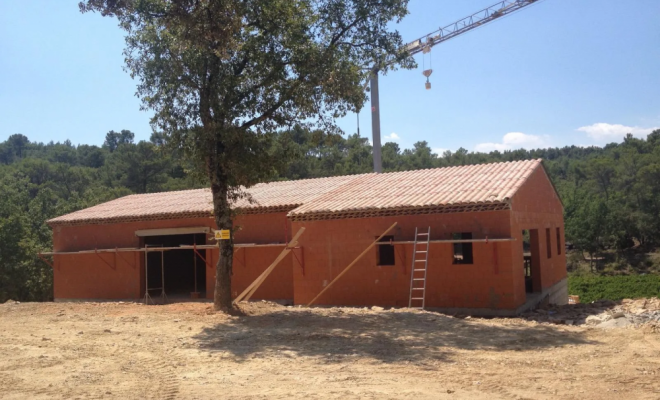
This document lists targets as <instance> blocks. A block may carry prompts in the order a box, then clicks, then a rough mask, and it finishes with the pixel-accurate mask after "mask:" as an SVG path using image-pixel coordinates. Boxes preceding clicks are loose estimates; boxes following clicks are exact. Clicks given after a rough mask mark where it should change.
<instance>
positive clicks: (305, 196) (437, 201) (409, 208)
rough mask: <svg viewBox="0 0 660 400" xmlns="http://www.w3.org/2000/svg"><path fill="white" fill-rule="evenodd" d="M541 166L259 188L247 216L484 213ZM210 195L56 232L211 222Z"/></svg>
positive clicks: (118, 211) (130, 199) (64, 220)
mask: <svg viewBox="0 0 660 400" xmlns="http://www.w3.org/2000/svg"><path fill="white" fill-rule="evenodd" d="M540 165H541V160H529V161H516V162H505V163H492V164H481V165H469V166H459V167H447V168H436V169H426V170H417V171H405V172H391V173H385V174H373V173H372V174H363V175H347V176H337V177H331V178H319V179H304V180H298V181H283V182H271V183H260V184H257V185H255V186H253V187H251V188H249V189H248V190H247V192H248V193H249V194H250V196H251V197H252V199H253V201H252V202H250V201H248V200H247V199H240V200H238V201H237V202H236V204H234V207H235V208H240V209H241V211H242V212H243V213H252V214H254V213H267V212H278V211H279V212H282V211H290V212H289V214H288V215H289V217H290V218H291V219H292V220H295V221H304V220H317V219H339V218H364V217H371V216H386V215H405V214H428V213H446V212H461V211H484V210H500V209H508V208H510V199H511V197H512V196H513V195H514V193H515V192H516V191H517V190H518V188H519V187H520V186H521V185H522V184H523V182H524V181H525V180H526V179H527V178H528V177H529V176H530V175H531V173H532V172H533V171H534V170H535V169H536V168H537V167H539V166H540ZM212 214H213V205H212V199H211V192H210V190H209V189H195V190H184V191H178V192H165V193H149V194H138V195H130V196H126V197H122V198H119V199H116V200H112V201H109V202H107V203H103V204H99V205H97V206H94V207H90V208H86V209H84V210H80V211H76V212H74V213H71V214H67V215H63V216H61V217H57V218H54V219H51V220H49V221H48V224H49V225H51V226H56V225H82V224H104V223H117V222H130V221H144V220H162V219H175V218H191V217H211V216H212Z"/></svg>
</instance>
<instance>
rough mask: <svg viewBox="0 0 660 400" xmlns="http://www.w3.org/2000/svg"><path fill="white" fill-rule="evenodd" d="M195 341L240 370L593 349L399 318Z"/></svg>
mask: <svg viewBox="0 0 660 400" xmlns="http://www.w3.org/2000/svg"><path fill="white" fill-rule="evenodd" d="M194 339H196V340H197V341H198V344H199V347H200V349H203V350H206V351H209V352H211V353H214V352H215V353H229V354H231V355H232V356H233V357H234V359H235V360H236V361H238V362H241V361H244V360H246V359H248V358H252V357H261V356H276V357H288V358H295V357H300V356H309V357H319V358H323V359H324V360H325V362H327V363H333V362H341V361H344V360H346V359H350V358H352V357H356V358H365V357H370V358H373V359H375V360H379V361H381V362H385V363H394V362H405V361H414V362H418V363H419V362H421V361H424V360H426V361H443V362H448V361H451V360H452V354H453V353H455V352H456V351H458V350H468V351H471V350H487V351H500V352H507V351H511V352H516V351H527V350H541V349H550V348H554V347H561V346H569V345H588V344H595V343H596V342H592V341H589V340H587V339H586V338H585V337H584V334H583V333H582V332H576V331H567V330H560V329H559V328H558V327H557V326H553V325H545V324H543V325H529V324H523V323H521V324H516V323H513V322H512V323H510V324H509V323H504V324H502V323H499V324H494V323H491V322H490V321H485V320H481V321H475V320H472V319H467V320H464V319H459V318H453V317H449V316H446V315H442V314H435V313H418V312H408V311H402V310H397V311H393V312H380V313H373V312H365V313H360V312H359V310H348V309H326V310H322V311H321V310H300V309H284V308H283V309H282V310H278V311H270V312H266V313H263V314H257V315H250V316H246V317H241V318H234V319H232V320H231V321H227V322H223V323H220V324H216V325H214V326H211V327H207V328H205V329H204V330H203V331H202V332H200V333H199V334H197V335H195V336H194Z"/></svg>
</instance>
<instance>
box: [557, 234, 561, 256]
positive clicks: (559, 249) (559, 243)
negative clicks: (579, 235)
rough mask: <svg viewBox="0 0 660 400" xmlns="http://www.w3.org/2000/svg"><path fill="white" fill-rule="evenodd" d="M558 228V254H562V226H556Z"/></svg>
mask: <svg viewBox="0 0 660 400" xmlns="http://www.w3.org/2000/svg"><path fill="white" fill-rule="evenodd" d="M556 230H557V255H558V256H560V255H561V228H556Z"/></svg>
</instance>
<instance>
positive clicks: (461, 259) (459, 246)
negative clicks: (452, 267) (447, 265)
mask: <svg viewBox="0 0 660 400" xmlns="http://www.w3.org/2000/svg"><path fill="white" fill-rule="evenodd" d="M451 238H452V240H470V239H472V232H461V233H452V234H451ZM473 261H474V260H473V257H472V243H454V264H472V263H473Z"/></svg>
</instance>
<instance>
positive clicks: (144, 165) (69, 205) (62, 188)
mask: <svg viewBox="0 0 660 400" xmlns="http://www.w3.org/2000/svg"><path fill="white" fill-rule="evenodd" d="M114 134H115V133H114V132H112V131H111V132H110V133H108V135H107V136H106V144H107V142H108V138H110V137H112V136H113V135H114ZM117 135H118V136H117V138H118V139H117V140H116V143H118V144H117V145H116V146H114V147H113V146H107V145H106V146H104V147H102V148H101V147H97V146H89V145H80V146H77V147H76V146H73V145H72V144H71V143H70V142H68V141H66V142H64V143H48V144H43V143H31V142H30V141H29V140H28V138H27V137H25V136H23V135H20V134H17V135H12V136H10V137H9V139H8V140H7V141H5V142H2V143H0V157H4V158H2V159H1V160H0V161H2V162H0V193H2V196H0V303H1V302H4V301H6V300H8V299H14V300H41V301H43V300H50V299H52V297H53V294H52V270H51V269H50V267H49V266H47V265H46V263H44V262H43V261H41V260H40V259H39V258H38V256H37V255H38V253H39V252H43V251H49V250H50V249H51V248H52V243H51V241H52V232H51V229H50V228H49V227H48V226H47V225H46V221H47V220H48V219H50V218H54V217H56V216H59V215H63V214H66V213H70V212H73V211H76V210H79V209H82V208H86V207H91V206H93V205H96V204H99V203H102V202H105V201H108V200H112V199H114V198H117V197H120V196H124V195H127V194H130V193H146V192H153V191H161V190H175V189H181V188H192V187H199V184H198V183H196V182H195V181H194V180H193V179H191V177H190V176H189V174H187V173H186V172H185V171H186V168H187V167H186V164H185V163H183V162H182V161H181V160H180V159H179V158H178V157H176V154H170V153H168V152H167V151H165V150H164V149H163V148H162V146H160V145H157V144H154V143H151V142H144V141H142V142H139V143H137V144H134V143H133V133H132V132H130V131H127V130H123V131H121V133H120V134H117Z"/></svg>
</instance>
